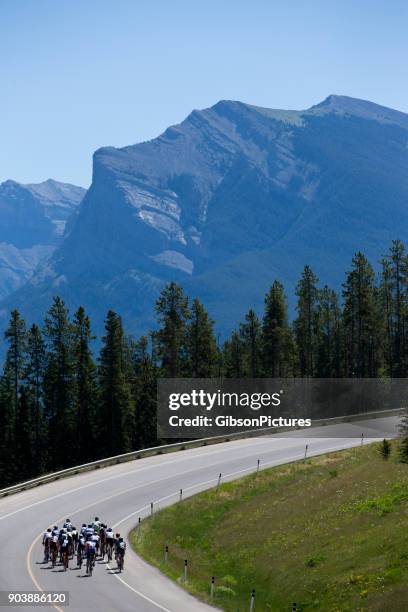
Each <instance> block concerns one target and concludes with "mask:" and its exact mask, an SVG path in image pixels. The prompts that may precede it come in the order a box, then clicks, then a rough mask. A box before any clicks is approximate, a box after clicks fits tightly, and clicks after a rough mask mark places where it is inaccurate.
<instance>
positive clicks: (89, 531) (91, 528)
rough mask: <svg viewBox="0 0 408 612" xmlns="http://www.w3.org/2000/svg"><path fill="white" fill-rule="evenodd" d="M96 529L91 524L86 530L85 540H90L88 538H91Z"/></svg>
mask: <svg viewBox="0 0 408 612" xmlns="http://www.w3.org/2000/svg"><path fill="white" fill-rule="evenodd" d="M94 531H95V530H94V528H93V527H92V525H91V524H89V525H88V527H87V528H86V529H85V538H88V536H91V535H93V534H94Z"/></svg>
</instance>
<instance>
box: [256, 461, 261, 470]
mask: <svg viewBox="0 0 408 612" xmlns="http://www.w3.org/2000/svg"><path fill="white" fill-rule="evenodd" d="M260 463H261V460H260V459H258V465H257V466H256V473H258V472H259V464H260Z"/></svg>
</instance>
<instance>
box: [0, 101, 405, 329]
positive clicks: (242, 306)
mask: <svg viewBox="0 0 408 612" xmlns="http://www.w3.org/2000/svg"><path fill="white" fill-rule="evenodd" d="M407 202H408V115H406V114H404V113H401V112H398V111H395V110H392V109H389V108H385V107H381V106H379V105H376V104H373V103H371V102H366V101H363V100H356V99H353V98H348V97H344V96H329V97H328V98H327V99H326V100H324V101H323V102H322V103H320V104H317V105H316V106H313V107H312V108H310V109H308V110H306V111H288V110H273V109H267V108H260V107H256V106H252V105H249V104H244V103H242V102H233V101H221V102H218V103H217V104H215V106H213V107H211V108H209V109H205V110H200V111H197V110H195V111H193V112H192V113H191V114H190V115H189V116H188V117H187V118H186V119H185V120H184V121H183V122H182V123H181V124H180V125H176V126H173V127H170V128H168V129H167V130H166V131H165V132H164V133H163V134H162V135H161V136H159V137H158V138H155V139H154V140H151V141H149V142H144V143H141V144H136V145H133V146H128V147H124V148H121V149H116V148H113V147H105V148H102V149H99V150H98V151H96V153H95V154H94V160H93V180H92V185H91V187H90V189H89V190H88V192H87V194H86V196H85V198H84V199H83V201H82V204H81V206H80V210H79V213H78V215H77V217H76V219H75V222H74V223H73V225H72V229H71V231H70V232H69V233H68V235H67V236H66V238H65V239H64V241H63V242H62V244H61V245H60V246H59V247H58V248H57V250H56V251H55V253H54V254H53V255H52V257H51V258H50V259H49V260H48V261H47V262H46V263H45V264H44V265H43V266H42V267H41V268H40V269H39V270H38V271H37V272H36V274H34V275H33V276H32V277H31V279H30V280H29V281H28V283H27V284H26V285H25V286H24V287H23V288H21V289H20V290H19V291H18V292H16V293H15V294H14V295H12V296H9V297H8V298H7V299H6V300H3V302H2V304H1V308H2V312H3V315H4V313H6V312H7V311H8V309H10V308H11V307H14V306H17V307H19V308H21V310H22V311H23V312H24V314H26V315H28V316H29V318H33V317H34V318H38V317H39V316H40V315H42V314H43V313H44V311H45V310H46V309H47V308H48V306H49V303H50V301H51V298H52V296H53V295H55V294H57V293H58V294H60V295H62V297H64V298H65V299H66V301H67V303H68V305H69V306H70V307H71V308H74V307H77V306H78V305H79V304H83V305H84V306H86V308H87V309H88V310H89V312H90V314H91V315H92V319H93V320H94V321H95V322H96V328H97V331H98V332H99V331H100V330H101V328H102V322H103V318H104V316H105V314H106V311H107V309H108V308H113V309H115V310H117V311H118V312H119V313H121V314H122V316H123V318H124V320H125V323H126V324H127V327H128V329H129V330H130V331H133V332H135V333H140V332H144V331H146V330H147V329H148V328H149V327H150V326H151V325H152V324H153V304H154V301H155V300H156V298H157V295H158V293H159V291H160V289H161V287H162V286H163V283H165V282H167V281H169V280H171V279H172V280H176V281H177V282H179V283H181V284H182V285H183V286H184V287H185V289H186V291H187V292H188V293H189V294H190V295H197V296H199V297H200V298H201V299H202V300H203V302H204V304H205V305H206V307H207V308H208V309H209V311H210V313H211V315H212V316H213V318H214V319H215V320H216V322H217V326H218V329H219V330H221V332H223V333H224V332H228V331H230V330H231V328H233V327H234V326H236V324H237V322H238V321H239V320H240V319H242V317H243V316H244V313H245V312H246V311H247V309H248V308H249V307H250V306H253V307H255V308H256V309H258V310H260V309H261V307H262V304H263V298H264V295H265V292H266V291H267V289H268V288H269V286H270V285H271V283H272V282H273V280H274V279H275V278H277V279H279V280H281V281H282V282H283V283H284V284H285V287H286V290H287V293H288V295H289V297H290V299H291V300H292V307H293V299H294V295H293V294H294V286H295V283H296V281H297V279H298V278H299V275H300V273H301V271H302V268H303V266H304V265H305V264H310V265H311V266H312V267H313V269H314V270H315V272H316V273H317V274H318V276H319V278H320V279H321V282H322V283H327V284H329V285H332V286H334V287H335V288H339V287H340V286H341V283H342V281H343V279H344V273H345V270H346V269H347V268H348V267H349V265H350V260H351V257H352V256H353V254H354V253H355V252H356V251H357V250H362V251H363V252H364V253H365V254H366V255H367V256H368V257H369V258H370V260H371V261H372V262H373V263H375V262H376V261H378V259H379V258H380V256H381V255H382V254H383V253H384V252H385V251H386V250H387V249H388V247H389V244H390V242H391V240H392V239H395V238H401V239H404V238H406V233H407V229H408V206H407Z"/></svg>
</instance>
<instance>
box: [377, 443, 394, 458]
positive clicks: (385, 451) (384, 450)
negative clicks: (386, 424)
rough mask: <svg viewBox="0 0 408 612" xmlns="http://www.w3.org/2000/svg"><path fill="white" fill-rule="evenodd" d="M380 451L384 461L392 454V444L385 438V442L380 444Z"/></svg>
mask: <svg viewBox="0 0 408 612" xmlns="http://www.w3.org/2000/svg"><path fill="white" fill-rule="evenodd" d="M378 450H379V452H380V455H381V457H382V458H383V459H384V461H387V459H389V457H390V454H391V442H390V441H389V440H386V439H385V438H384V440H383V441H382V442H381V443H380V445H379V449H378Z"/></svg>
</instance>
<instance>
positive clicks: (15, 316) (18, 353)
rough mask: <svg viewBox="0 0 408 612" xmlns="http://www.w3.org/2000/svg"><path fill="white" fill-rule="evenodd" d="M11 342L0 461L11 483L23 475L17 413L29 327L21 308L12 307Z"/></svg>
mask: <svg viewBox="0 0 408 612" xmlns="http://www.w3.org/2000/svg"><path fill="white" fill-rule="evenodd" d="M4 336H5V340H6V342H7V344H8V348H7V353H6V359H5V365H4V374H3V381H2V390H1V396H2V397H1V401H0V405H1V407H2V414H1V416H2V428H1V429H2V430H3V431H2V434H1V439H0V442H1V445H2V447H3V448H2V454H3V458H2V459H0V463H1V464H2V465H3V470H5V479H6V480H8V481H9V482H12V481H13V480H18V479H19V478H20V469H19V468H20V465H19V463H18V461H19V460H18V456H17V449H16V434H17V413H18V407H19V401H20V392H21V383H22V379H23V376H24V364H25V346H26V326H25V322H24V320H23V319H22V318H21V316H20V313H19V312H18V310H13V311H12V313H11V317H10V322H9V325H8V327H7V329H6V331H5V334H4Z"/></svg>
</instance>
